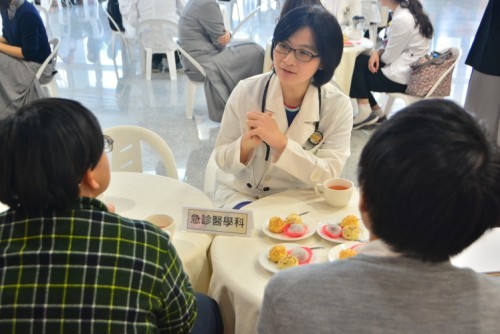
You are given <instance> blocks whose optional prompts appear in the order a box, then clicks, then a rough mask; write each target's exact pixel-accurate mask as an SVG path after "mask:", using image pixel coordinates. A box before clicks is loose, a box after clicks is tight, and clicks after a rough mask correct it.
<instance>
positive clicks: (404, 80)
mask: <svg viewBox="0 0 500 334" xmlns="http://www.w3.org/2000/svg"><path fill="white" fill-rule="evenodd" d="M429 44H430V39H428V38H425V37H424V36H422V35H421V34H420V32H419V27H415V19H414V18H413V15H412V14H411V12H410V10H409V9H407V8H401V6H398V8H396V10H395V11H394V14H393V16H392V21H391V25H390V26H389V27H388V28H387V45H386V46H385V47H384V49H385V51H384V54H382V57H380V60H381V61H382V62H384V63H385V66H384V67H382V73H384V75H385V76H386V77H387V78H389V79H390V80H392V81H394V82H397V83H400V84H403V85H406V84H408V80H409V79H410V73H411V70H410V64H411V63H413V62H414V61H416V60H417V59H418V58H420V57H422V56H423V55H425V54H427V53H429Z"/></svg>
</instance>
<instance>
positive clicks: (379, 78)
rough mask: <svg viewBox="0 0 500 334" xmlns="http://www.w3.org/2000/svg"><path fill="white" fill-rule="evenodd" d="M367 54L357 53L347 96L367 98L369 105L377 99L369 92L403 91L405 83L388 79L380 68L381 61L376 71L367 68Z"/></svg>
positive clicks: (373, 103) (375, 102)
mask: <svg viewBox="0 0 500 334" xmlns="http://www.w3.org/2000/svg"><path fill="white" fill-rule="evenodd" d="M368 59H370V56H368V55H364V54H363V55H359V56H358V57H357V58H356V63H355V65H354V72H353V74H352V82H351V91H350V92H349V96H350V97H352V98H355V99H368V100H369V101H370V106H372V107H373V106H375V105H376V104H377V100H375V98H374V97H373V94H372V93H371V92H381V93H404V92H405V91H406V85H402V84H400V83H397V82H394V81H392V80H389V79H388V78H387V77H386V76H385V75H384V73H382V70H381V68H382V67H383V65H384V64H383V63H380V66H379V69H378V71H377V72H376V73H372V72H370V70H368Z"/></svg>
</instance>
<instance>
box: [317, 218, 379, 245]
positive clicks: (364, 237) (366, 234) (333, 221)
mask: <svg viewBox="0 0 500 334" xmlns="http://www.w3.org/2000/svg"><path fill="white" fill-rule="evenodd" d="M344 217H345V216H343V217H342V218H344ZM342 218H340V219H336V218H331V219H327V220H324V221H322V222H320V223H318V225H317V226H316V231H317V232H318V234H319V236H320V237H322V238H323V239H325V240H328V241H332V242H336V243H338V244H343V243H346V242H351V241H357V242H359V241H364V242H366V241H368V238H369V237H370V232H368V230H367V229H366V227H365V225H363V222H362V221H360V224H359V226H360V228H361V233H360V235H359V239H358V240H347V239H344V238H342V237H338V238H332V237H329V236H328V235H326V234H325V233H324V232H323V226H325V225H326V224H339V223H340V221H341V220H342Z"/></svg>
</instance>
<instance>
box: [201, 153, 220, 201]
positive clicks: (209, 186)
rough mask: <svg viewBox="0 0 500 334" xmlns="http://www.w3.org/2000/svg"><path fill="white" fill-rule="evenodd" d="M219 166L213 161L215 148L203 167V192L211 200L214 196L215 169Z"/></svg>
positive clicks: (215, 183)
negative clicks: (204, 167)
mask: <svg viewBox="0 0 500 334" xmlns="http://www.w3.org/2000/svg"><path fill="white" fill-rule="evenodd" d="M218 169H219V166H217V163H216V162H215V150H214V151H212V154H210V158H208V161H207V167H206V169H205V180H204V183H203V192H204V193H205V194H206V195H207V196H208V197H210V198H211V199H212V200H213V199H214V197H215V187H216V185H217V170H218Z"/></svg>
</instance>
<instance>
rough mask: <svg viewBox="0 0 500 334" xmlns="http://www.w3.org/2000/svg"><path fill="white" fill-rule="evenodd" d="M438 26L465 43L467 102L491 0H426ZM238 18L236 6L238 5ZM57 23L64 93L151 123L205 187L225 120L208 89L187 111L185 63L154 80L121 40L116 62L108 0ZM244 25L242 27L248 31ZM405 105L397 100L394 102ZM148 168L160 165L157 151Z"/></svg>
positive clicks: (355, 151)
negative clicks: (211, 109)
mask: <svg viewBox="0 0 500 334" xmlns="http://www.w3.org/2000/svg"><path fill="white" fill-rule="evenodd" d="M257 2H259V1H258V0H239V4H240V6H239V7H240V8H239V9H240V10H241V11H242V13H243V14H247V13H249V12H250V11H251V10H252V9H253V8H255V6H256V5H257ZM422 2H423V4H424V7H425V9H426V11H427V12H428V14H429V16H430V17H431V20H432V22H433V24H434V28H435V38H434V40H433V44H432V49H433V50H435V49H440V48H443V47H447V46H459V47H461V48H462V50H463V55H462V59H461V60H460V62H459V65H458V67H457V69H456V71H455V73H454V77H453V87H452V95H451V97H450V98H451V99H453V100H455V101H456V102H458V103H461V104H463V101H464V99H465V93H466V90H467V83H468V80H469V76H470V72H471V71H470V68H469V67H467V66H465V65H464V60H465V57H466V54H467V52H468V50H469V47H470V45H471V43H472V39H473V37H474V34H475V32H476V29H477V26H478V24H479V21H480V19H481V17H482V14H483V11H484V8H485V7H486V3H487V0H478V1H469V0H454V1H449V0H433V1H429V0H425V1H424V0H422ZM278 13H279V8H277V6H276V2H275V1H274V0H262V3H261V11H260V12H259V14H258V16H257V18H256V19H255V20H254V22H253V25H252V28H253V29H251V31H252V35H253V37H254V39H255V40H256V41H257V42H258V43H259V44H261V45H262V46H265V44H266V42H267V40H268V39H269V38H270V37H271V35H272V30H273V28H274V25H275V22H276V17H277V15H278ZM233 14H234V15H233V20H234V23H237V22H236V21H237V15H236V10H235V11H234V13H233ZM50 24H51V28H52V32H53V35H55V36H59V37H60V38H61V49H60V51H59V56H60V59H59V62H58V65H57V67H58V70H59V73H58V75H57V83H58V87H59V95H60V97H65V98H71V99H75V100H78V101H80V102H82V103H83V104H84V105H86V106H87V107H88V108H90V109H91V110H92V111H93V112H95V113H96V114H97V116H98V118H99V120H100V122H101V125H102V127H103V128H106V127H111V126H115V125H122V124H132V125H139V126H143V127H147V128H149V129H151V130H153V131H155V132H157V133H158V134H159V135H160V136H162V137H163V138H164V139H165V140H166V141H167V143H168V144H169V146H170V147H171V149H172V151H173V153H174V156H175V159H176V162H177V167H178V169H179V174H180V177H181V178H183V179H184V180H185V181H186V182H188V183H190V184H192V185H194V186H196V187H198V188H200V189H201V188H202V186H203V178H204V171H205V166H206V161H207V159H208V157H209V155H210V152H211V150H212V149H213V146H214V142H215V138H216V136H217V133H218V130H219V124H218V123H214V122H212V121H210V120H209V119H208V117H207V110H206V106H205V96H204V93H203V89H201V88H200V89H198V90H197V97H196V103H195V112H194V115H195V118H194V119H193V120H189V119H187V118H186V117H185V98H186V95H185V94H186V82H187V78H186V77H185V75H184V74H183V73H182V70H179V71H178V79H177V81H171V80H170V76H169V75H168V73H153V76H152V80H151V81H148V80H146V79H145V76H144V75H143V74H142V73H141V70H140V62H139V60H138V59H139V56H138V55H139V50H138V46H136V48H135V49H136V50H135V59H136V60H135V61H131V62H130V64H128V60H127V57H126V56H125V55H124V54H123V53H122V51H121V44H120V42H119V41H118V42H117V43H118V44H117V56H116V66H115V65H114V64H113V60H112V52H111V30H110V29H109V25H108V22H107V19H106V15H105V12H104V11H103V9H102V4H101V3H99V2H97V1H92V0H85V1H84V3H83V4H80V5H76V6H68V7H66V6H60V7H52V8H51V12H50ZM249 32H250V29H244V30H243V31H242V33H243V34H249ZM398 107H401V105H398V104H396V106H395V108H398ZM371 132H372V130H358V131H354V132H353V137H352V157H351V159H350V160H349V161H348V164H347V165H346V167H345V170H344V173H343V174H344V175H345V176H346V177H348V178H351V179H353V178H355V169H356V163H357V159H358V156H359V152H360V150H361V149H362V147H363V145H364V143H365V142H366V140H367V138H368V137H369V135H370V134H371ZM148 163H149V165H148V166H147V169H149V170H151V171H154V170H156V162H155V159H154V158H153V157H150V158H149V159H148Z"/></svg>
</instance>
